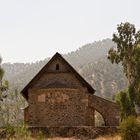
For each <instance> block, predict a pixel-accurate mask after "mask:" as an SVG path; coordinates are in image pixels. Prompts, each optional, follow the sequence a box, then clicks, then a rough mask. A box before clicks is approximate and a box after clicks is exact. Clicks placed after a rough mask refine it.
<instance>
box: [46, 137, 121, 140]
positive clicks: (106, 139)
mask: <svg viewBox="0 0 140 140" xmlns="http://www.w3.org/2000/svg"><path fill="white" fill-rule="evenodd" d="M48 140H85V139H84V138H82V139H75V138H50V139H48ZM86 140H88V139H86ZM89 140H121V138H120V136H105V137H99V138H97V139H89Z"/></svg>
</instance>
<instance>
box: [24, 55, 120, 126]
mask: <svg viewBox="0 0 140 140" xmlns="http://www.w3.org/2000/svg"><path fill="white" fill-rule="evenodd" d="M94 93H95V90H94V89H93V88H92V87H91V85H90V84H89V83H87V82H86V81H85V80H84V79H83V78H82V77H81V76H80V75H79V73H78V72H77V71H76V70H75V69H74V68H73V67H72V66H71V65H70V64H69V63H68V62H67V61H66V60H65V59H64V58H63V57H62V56H61V55H60V54H59V53H56V54H55V55H54V56H53V57H52V59H51V60H50V61H49V62H48V63H47V64H46V65H45V66H44V67H43V68H42V69H41V71H40V72H39V73H38V74H37V75H36V76H35V77H34V78H33V79H32V80H31V81H30V82H29V84H27V86H26V87H25V88H24V89H23V90H22V95H23V96H24V97H25V98H26V100H27V101H28V107H27V108H25V110H24V119H25V122H26V123H27V124H28V125H29V126H33V127H80V126H81V127H82V126H92V127H94V126H95V110H97V111H98V112H99V113H100V114H101V115H102V116H103V118H104V121H105V125H106V126H118V124H119V107H118V106H117V105H116V104H115V103H113V102H111V101H108V100H105V99H103V98H101V97H98V96H95V95H94Z"/></svg>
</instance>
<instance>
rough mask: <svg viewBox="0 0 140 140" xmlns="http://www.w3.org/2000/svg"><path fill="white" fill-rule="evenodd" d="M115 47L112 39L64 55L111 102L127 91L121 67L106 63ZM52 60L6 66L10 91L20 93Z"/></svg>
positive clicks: (98, 93) (6, 76)
mask: <svg viewBox="0 0 140 140" xmlns="http://www.w3.org/2000/svg"><path fill="white" fill-rule="evenodd" d="M113 46H114V44H113V42H112V41H111V40H110V39H105V40H102V41H98V42H94V43H90V44H86V45H84V46H82V47H80V48H79V49H78V50H76V51H73V52H71V53H68V54H64V57H65V58H66V60H67V61H68V62H69V63H70V64H71V65H72V66H73V67H74V68H75V69H76V70H77V71H78V72H79V73H80V74H81V75H82V76H83V77H84V78H85V79H86V80H87V81H88V82H89V83H90V84H91V85H92V86H93V87H94V88H95V89H96V94H97V95H99V96H102V97H104V98H108V99H111V100H112V98H113V96H114V94H115V93H116V92H118V91H119V90H121V89H123V88H125V87H126V85H127V83H126V79H125V77H124V76H123V72H122V67H121V66H118V65H112V64H111V63H110V62H109V61H108V60H107V52H108V50H109V48H111V47H113ZM49 59H50V58H46V59H45V60H42V61H38V62H36V63H26V64H25V63H14V64H10V63H5V64H3V65H2V66H3V68H4V69H5V71H6V73H5V78H6V79H8V80H9V82H10V87H11V89H16V88H17V89H18V90H21V89H22V88H23V87H24V86H25V85H26V84H27V83H28V82H29V81H30V80H31V79H32V78H33V76H34V75H35V74H36V73H37V72H38V71H39V70H40V69H41V68H42V67H43V66H44V65H45V64H46V63H47V62H48V60H49Z"/></svg>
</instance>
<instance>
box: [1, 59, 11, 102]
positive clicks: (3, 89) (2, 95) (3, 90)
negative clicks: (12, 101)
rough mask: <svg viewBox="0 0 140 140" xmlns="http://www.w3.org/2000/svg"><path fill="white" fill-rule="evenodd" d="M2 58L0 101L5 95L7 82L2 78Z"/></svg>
mask: <svg viewBox="0 0 140 140" xmlns="http://www.w3.org/2000/svg"><path fill="white" fill-rule="evenodd" d="M1 62H2V58H0V101H3V100H4V98H6V97H7V94H6V91H7V90H8V87H9V84H8V81H7V80H4V79H3V77H4V70H3V68H2V67H1Z"/></svg>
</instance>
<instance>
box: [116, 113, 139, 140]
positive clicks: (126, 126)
mask: <svg viewBox="0 0 140 140" xmlns="http://www.w3.org/2000/svg"><path fill="white" fill-rule="evenodd" d="M119 129H120V133H121V136H122V139H123V140H139V139H140V123H139V122H138V121H137V119H136V118H135V117H133V116H130V117H128V118H127V119H125V120H123V121H122V122H121V124H120V127H119Z"/></svg>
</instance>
